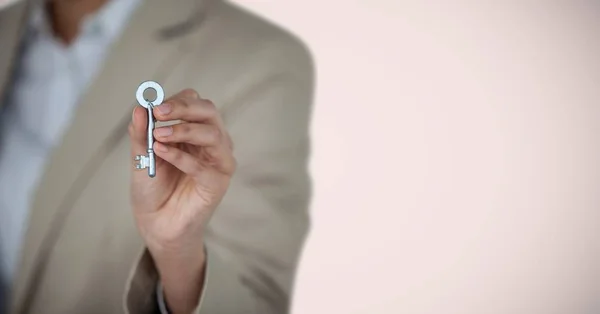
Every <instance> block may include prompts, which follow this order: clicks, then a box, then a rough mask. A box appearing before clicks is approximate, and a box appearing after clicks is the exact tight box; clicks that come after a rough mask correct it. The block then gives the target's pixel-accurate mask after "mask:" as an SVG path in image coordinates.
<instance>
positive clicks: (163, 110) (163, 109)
mask: <svg viewBox="0 0 600 314" xmlns="http://www.w3.org/2000/svg"><path fill="white" fill-rule="evenodd" d="M156 109H157V110H158V112H160V114H168V113H169V112H171V104H169V103H163V104H161V105H158V106H156Z"/></svg>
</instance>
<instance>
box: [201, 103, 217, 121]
mask: <svg viewBox="0 0 600 314" xmlns="http://www.w3.org/2000/svg"><path fill="white" fill-rule="evenodd" d="M203 106H204V108H205V110H206V114H207V115H208V116H209V117H210V118H214V117H216V116H217V114H218V112H217V106H215V103H214V102H212V101H211V100H208V99H207V100H204V102H203Z"/></svg>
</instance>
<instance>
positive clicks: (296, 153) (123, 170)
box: [0, 0, 313, 314]
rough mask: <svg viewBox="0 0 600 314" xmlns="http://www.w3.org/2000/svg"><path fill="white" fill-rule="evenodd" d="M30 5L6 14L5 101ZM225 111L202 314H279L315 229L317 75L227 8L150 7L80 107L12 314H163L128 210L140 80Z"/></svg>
mask: <svg viewBox="0 0 600 314" xmlns="http://www.w3.org/2000/svg"><path fill="white" fill-rule="evenodd" d="M31 2H32V1H25V2H24V3H20V4H17V5H14V6H12V7H10V8H9V9H6V10H4V11H2V12H0V43H1V44H0V45H1V47H2V48H1V49H0V99H1V97H2V96H3V94H4V93H5V92H6V91H7V90H8V87H9V85H10V84H9V83H10V73H11V70H12V69H13V66H14V64H15V60H16V57H17V46H18V40H19V38H20V37H21V34H22V32H23V29H24V27H23V26H24V21H25V19H26V17H27V15H28V12H29V11H30V10H29V8H30V6H31ZM149 79H152V80H156V81H158V82H160V83H161V84H162V85H163V87H164V89H165V91H166V93H167V94H174V93H176V92H178V91H180V90H181V89H183V88H186V87H192V88H195V89H196V90H197V91H198V92H199V93H200V94H201V95H202V96H203V97H205V98H209V99H211V100H213V101H214V102H215V103H216V105H217V106H218V107H219V109H220V111H221V113H222V115H223V118H224V121H225V122H226V125H227V127H228V130H229V131H230V133H231V136H232V138H233V141H234V144H235V156H236V158H237V160H238V163H239V168H238V170H237V173H236V174H235V177H234V179H233V181H232V183H231V187H230V189H229V191H228V192H227V195H226V196H225V198H224V200H223V202H222V203H221V205H220V207H219V208H218V210H217V212H216V213H215V215H214V216H213V218H212V220H211V222H210V228H209V229H208V230H207V235H206V242H205V245H206V248H207V252H208V262H207V276H206V281H205V283H204V284H205V287H204V292H203V295H202V298H201V302H200V305H199V307H198V311H197V312H198V313H202V314H204V313H227V314H235V313H260V314H266V313H284V312H286V311H287V309H288V307H289V300H290V294H291V289H292V286H293V279H294V271H295V268H296V264H297V261H298V258H299V253H300V251H301V247H302V244H303V242H304V239H305V236H306V233H307V229H308V224H309V219H308V211H307V207H308V202H309V194H310V181H309V176H308V173H307V159H308V154H309V134H308V126H309V116H310V111H311V102H312V91H313V65H312V61H311V58H310V56H309V53H308V52H307V50H306V48H305V47H304V46H303V45H302V44H301V43H300V42H299V41H298V40H297V39H295V38H294V37H293V36H292V35H290V34H289V33H287V32H285V31H282V30H281V29H279V28H277V27H275V26H273V25H272V24H269V23H267V22H265V21H263V20H261V19H259V18H257V17H256V16H254V15H252V14H249V13H248V12H245V11H243V10H242V9H240V8H237V7H235V6H234V5H232V4H229V3H226V2H222V1H220V0H181V1H177V2H174V1H162V0H145V1H144V2H143V4H142V5H141V6H140V7H139V9H138V10H137V11H136V13H135V15H134V16H133V18H132V19H131V21H130V23H129V25H128V27H127V28H126V30H125V31H124V33H123V35H122V37H121V38H120V40H119V41H118V42H117V43H116V44H115V46H114V47H113V48H112V51H111V54H110V55H109V57H108V59H107V61H106V63H105V65H104V68H103V70H102V72H101V74H100V75H99V76H98V78H97V79H96V81H95V83H94V84H93V86H92V88H91V89H90V90H88V91H87V92H86V94H85V97H84V99H83V101H82V102H81V103H80V106H79V107H78V109H77V111H76V113H75V118H74V120H73V123H72V125H71V127H70V129H69V131H68V132H67V134H66V135H65V137H64V139H63V141H62V144H61V145H60V146H59V147H58V148H57V149H56V150H55V151H54V153H53V156H52V158H51V159H50V160H49V162H48V166H47V168H46V170H45V173H44V175H43V179H42V181H41V184H40V188H39V190H38V191H37V194H36V196H35V200H34V203H33V204H34V205H33V207H32V208H31V215H30V221H29V225H28V226H29V229H28V231H27V234H26V239H25V241H24V246H23V248H22V256H21V262H20V265H19V266H20V269H19V271H18V274H17V276H16V278H17V279H16V282H15V283H14V286H13V289H12V292H13V293H12V295H11V304H12V305H11V312H10V313H14V314H17V313H18V314H25V313H28V314H29V313H31V314H33V313H43V314H53V313H57V314H58V313H60V314H70V313H73V314H75V313H76V314H94V313H102V314H106V313H155V312H156V310H157V306H156V299H155V298H156V296H155V287H156V284H157V280H158V275H157V272H156V269H155V268H154V265H153V263H152V259H151V257H150V256H149V254H148V253H147V252H146V251H145V250H144V244H143V241H142V240H141V238H140V236H139V235H138V233H137V230H136V227H135V224H134V220H133V215H132V213H131V210H130V206H129V175H130V171H131V169H132V167H133V161H132V160H131V158H130V155H129V143H128V137H127V132H126V129H127V125H128V123H129V120H130V119H131V112H132V109H133V107H134V106H135V91H136V89H137V87H138V85H139V83H140V82H142V81H145V80H149Z"/></svg>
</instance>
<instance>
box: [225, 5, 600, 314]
mask: <svg viewBox="0 0 600 314" xmlns="http://www.w3.org/2000/svg"><path fill="white" fill-rule="evenodd" d="M236 2H237V3H240V4H241V5H243V6H245V7H247V8H249V9H251V10H253V11H255V12H257V13H259V14H261V15H264V16H266V17H268V18H270V19H272V20H273V21H276V22H277V23H278V24H280V25H284V26H285V27H287V28H289V29H290V30H292V31H293V32H295V33H296V34H298V35H299V36H300V37H301V38H303V39H304V41H305V42H306V43H307V44H308V45H309V46H310V47H311V49H312V51H313V54H314V56H315V59H316V61H317V64H318V92H317V98H316V107H315V112H314V122H313V126H312V134H313V139H314V154H313V162H312V165H311V170H312V173H313V176H314V180H315V195H314V200H313V206H312V216H313V228H312V233H311V235H310V238H309V240H308V243H307V245H306V249H305V252H304V255H303V258H302V263H301V267H300V270H299V275H298V281H297V287H296V292H295V298H294V306H293V308H294V313H295V314H304V313H310V314H312V313H344V314H350V313H361V314H373V313H377V314H378V313H411V314H425V313H427V314H433V313H436V314H442V313H443V314H453V313H456V314H471V313H473V314H521V313H523V314H537V313H540V314H552V313H556V314H559V313H560V314H580V313H581V314H592V313H600V306H599V305H600V229H599V228H598V225H599V223H600V212H599V206H600V166H599V165H600V163H599V162H600V141H599V135H598V134H599V131H600V100H599V99H600V97H599V96H600V4H599V3H598V2H596V3H595V4H594V1H587V2H584V1H562V4H559V3H558V2H556V1H537V2H534V1H495V3H496V4H489V3H491V1H489V2H488V1H468V2H467V1H416V0H415V1H401V0H388V1H384V0H362V1H361V0H345V1H342V0H327V1H317V0H312V1H309V0H262V1H258V0H255V1H251V0H238V1H236ZM484 2H485V3H488V4H482V3H484Z"/></svg>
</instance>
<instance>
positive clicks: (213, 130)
mask: <svg viewBox="0 0 600 314" xmlns="http://www.w3.org/2000/svg"><path fill="white" fill-rule="evenodd" d="M206 137H207V140H208V141H209V142H210V144H216V143H218V142H219V139H220V137H221V132H220V131H219V128H217V127H214V126H211V127H209V128H208V129H207V132H206Z"/></svg>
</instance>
